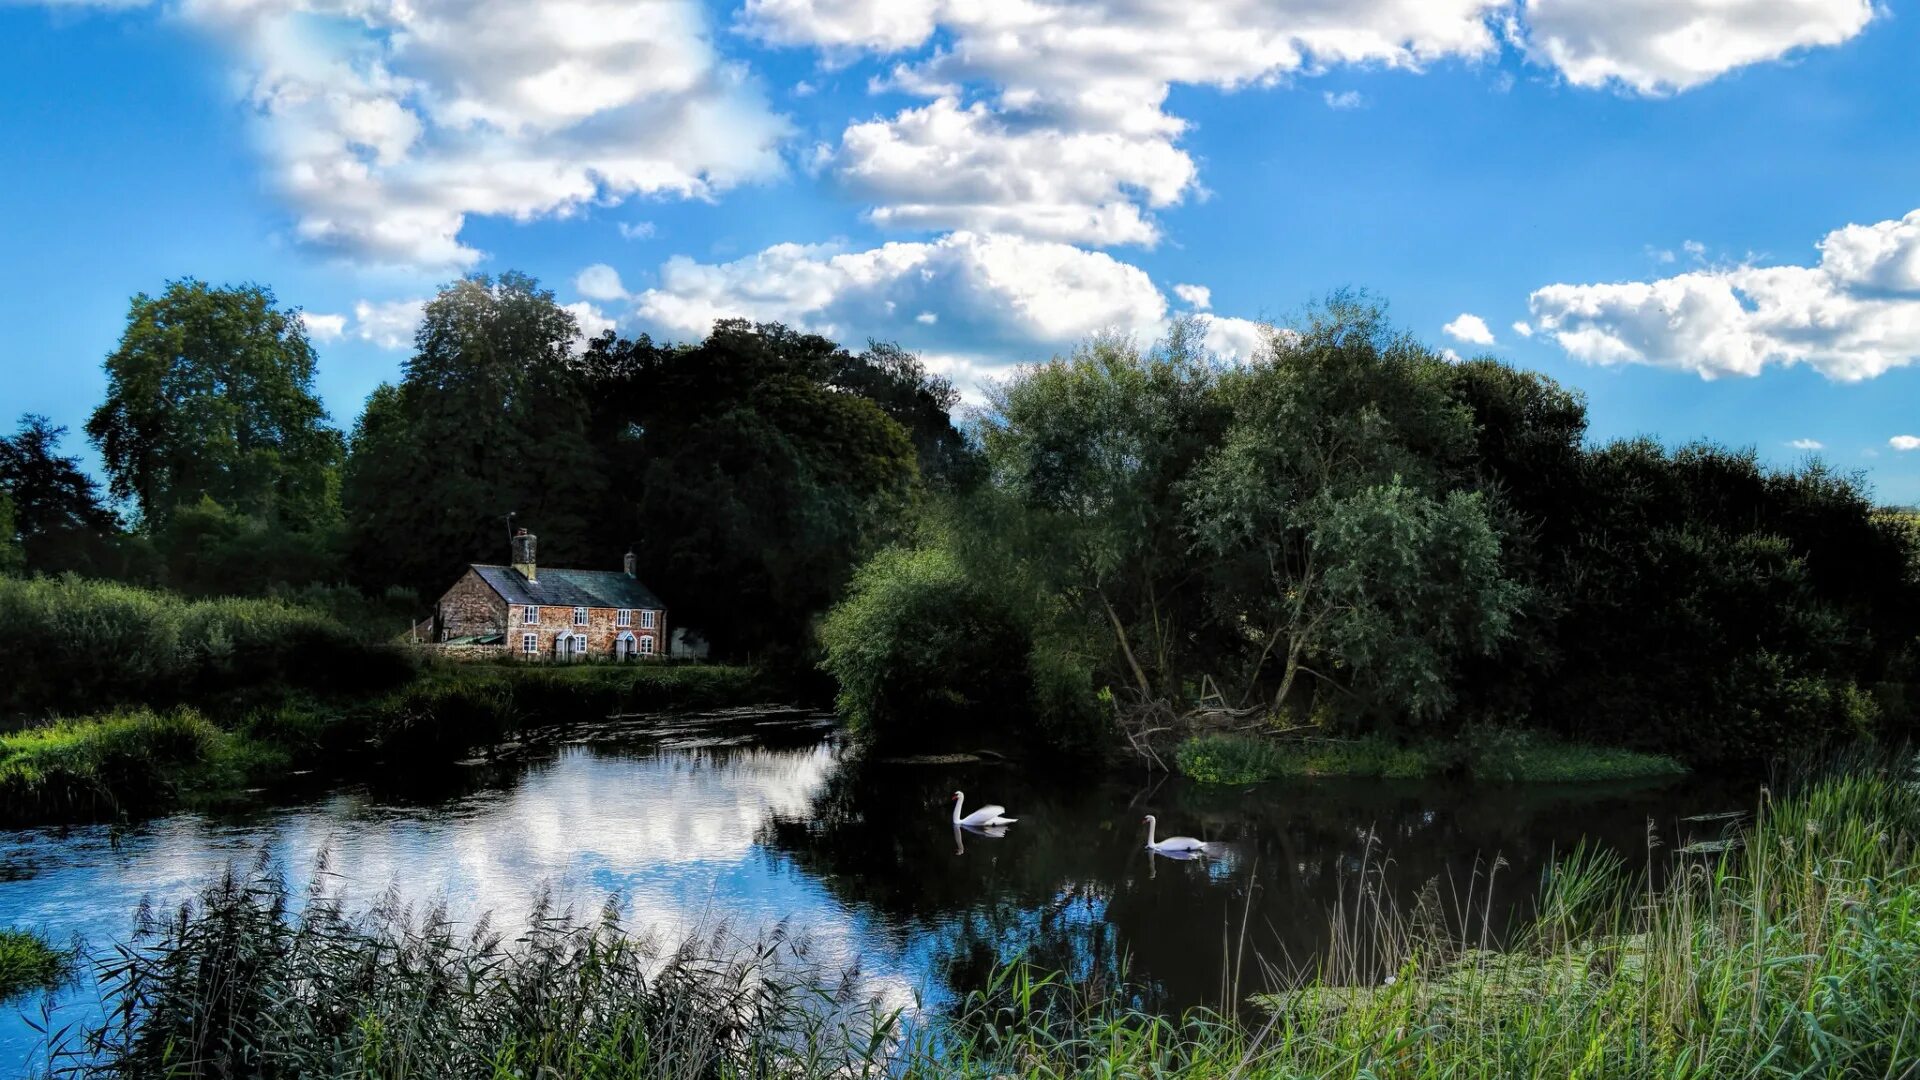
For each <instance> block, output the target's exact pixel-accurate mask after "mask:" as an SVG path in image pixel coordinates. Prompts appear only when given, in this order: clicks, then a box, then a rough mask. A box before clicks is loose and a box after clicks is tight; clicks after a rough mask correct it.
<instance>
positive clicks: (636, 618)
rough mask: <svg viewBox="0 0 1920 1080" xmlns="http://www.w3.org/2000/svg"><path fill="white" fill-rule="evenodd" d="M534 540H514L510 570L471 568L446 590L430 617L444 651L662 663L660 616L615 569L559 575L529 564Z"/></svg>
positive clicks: (660, 609) (629, 560) (655, 601)
mask: <svg viewBox="0 0 1920 1080" xmlns="http://www.w3.org/2000/svg"><path fill="white" fill-rule="evenodd" d="M536 543H537V541H536V539H535V537H534V535H533V534H532V533H530V532H528V531H527V530H525V529H521V530H519V531H518V532H516V533H515V534H514V535H513V539H512V541H511V547H512V559H513V561H512V563H511V564H510V565H507V566H488V565H484V564H481V563H474V564H472V565H470V566H468V567H467V572H466V573H464V574H462V575H460V579H459V580H458V581H455V582H454V583H453V587H452V588H450V589H448V590H447V591H446V593H445V595H443V596H441V597H440V604H439V607H438V609H437V610H436V612H435V614H436V617H437V619H438V622H439V624H440V627H439V639H440V641H441V642H443V643H446V644H474V645H495V644H498V645H502V646H504V647H505V649H506V652H507V653H508V655H511V656H516V657H519V658H521V659H525V660H536V659H538V660H563V661H565V660H580V659H584V658H586V657H589V656H606V657H612V658H613V659H616V660H632V659H643V658H647V657H656V656H665V655H666V652H667V645H666V643H667V640H668V639H667V609H666V606H665V605H663V604H662V603H660V598H659V597H657V596H655V595H654V594H653V592H652V591H651V590H649V589H648V588H647V587H646V586H645V585H642V584H640V581H639V579H638V578H636V577H635V576H634V561H635V560H634V555H633V553H632V552H628V553H627V557H626V560H625V563H626V565H625V567H624V569H622V570H560V569H555V568H553V567H543V566H540V565H539V563H538V562H537V561H536V559H535V553H536Z"/></svg>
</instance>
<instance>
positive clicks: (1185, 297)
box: [1173, 285, 1213, 311]
mask: <svg viewBox="0 0 1920 1080" xmlns="http://www.w3.org/2000/svg"><path fill="white" fill-rule="evenodd" d="M1173 295H1175V296H1177V297H1179V298H1180V299H1181V300H1182V301H1183V302H1185V303H1186V305H1187V306H1188V307H1190V308H1192V309H1193V310H1195V311H1205V310H1207V309H1208V308H1210V307H1212V306H1213V290H1212V289H1209V288H1207V287H1206V286H1205V285H1175V286H1174V287H1173Z"/></svg>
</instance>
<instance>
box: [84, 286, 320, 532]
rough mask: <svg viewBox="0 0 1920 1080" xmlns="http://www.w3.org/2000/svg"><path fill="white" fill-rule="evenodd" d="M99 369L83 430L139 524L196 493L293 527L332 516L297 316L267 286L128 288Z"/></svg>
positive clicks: (151, 525)
mask: <svg viewBox="0 0 1920 1080" xmlns="http://www.w3.org/2000/svg"><path fill="white" fill-rule="evenodd" d="M106 369H107V399H106V401H105V402H103V403H102V404H101V405H100V407H99V408H98V409H96V410H95V411H94V414H93V417H92V419H91V420H89V421H88V422H87V434H88V435H89V436H90V437H91V438H92V439H93V441H94V443H95V445H97V446H99V448H100V451H101V454H102V455H103V456H104V457H105V459H106V467H107V475H108V477H109V480H110V490H111V491H112V493H113V494H114V496H115V497H116V498H122V499H129V500H131V501H132V502H133V503H134V505H135V506H136V507H137V508H138V511H139V516H140V521H141V524H142V525H144V526H145V527H147V528H148V529H149V530H157V529H160V528H163V527H164V526H165V525H166V523H167V520H168V518H169V516H170V515H171V514H172V512H173V510H174V508H175V507H177V506H180V505H183V504H192V503H198V502H199V501H200V499H202V498H203V497H204V498H209V499H213V500H214V501H215V502H217V503H219V504H220V505H222V506H224V507H226V508H228V509H230V510H233V511H234V512H236V513H240V514H245V515H249V516H255V517H261V518H264V519H270V520H274V521H278V522H281V523H284V524H286V525H287V526H289V527H293V528H305V527H311V526H317V525H323V524H325V523H327V522H328V521H330V520H332V519H334V518H335V517H336V516H337V514H338V470H339V466H340V461H341V456H342V452H343V444H342V441H341V437H340V433H339V432H338V431H337V430H335V429H334V428H332V427H330V426H329V425H328V423H327V415H326V411H325V410H324V409H323V408H321V405H320V401H319V399H318V398H316V397H315V396H314V393H313V372H314V352H313V347H312V345H311V344H310V343H309V342H308V340H307V335H306V330H305V327H304V325H303V324H302V322H301V320H300V313H299V311H298V310H296V309H291V308H287V309H283V308H280V307H279V306H278V302H277V301H276V300H275V298H274V295H273V291H272V290H271V289H268V288H266V287H265V286H261V285H241V286H233V287H225V288H214V287H212V286H210V285H208V284H206V283H205V282H202V281H197V280H194V279H191V278H184V279H181V280H179V281H174V282H169V283H168V285H167V289H166V292H165V293H163V294H161V295H160V296H158V297H152V296H148V295H146V294H144V293H142V294H140V295H137V296H135V297H134V298H133V302H132V306H131V310H130V311H129V312H128V315H127V328H126V330H125V332H124V333H123V334H122V335H121V338H120V345H119V347H118V348H117V349H115V350H114V351H113V353H112V354H111V355H109V356H108V357H107V361H106Z"/></svg>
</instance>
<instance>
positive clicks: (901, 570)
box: [820, 547, 1092, 741]
mask: <svg viewBox="0 0 1920 1080" xmlns="http://www.w3.org/2000/svg"><path fill="white" fill-rule="evenodd" d="M820 641H821V645H822V647H823V649H824V651H825V654H826V656H825V659H824V660H822V661H821V665H820V666H821V667H822V668H823V669H824V670H826V671H827V672H828V673H830V674H831V675H832V676H833V677H834V678H835V679H836V680H837V681H838V682H839V684H840V693H839V698H838V703H839V707H840V712H841V715H843V716H844V717H846V719H847V720H848V721H849V722H850V723H851V724H852V725H853V726H854V727H855V728H856V729H857V730H860V731H862V732H865V733H866V734H868V735H872V736H876V737H881V738H887V739H910V740H916V741H926V740H927V739H929V738H930V737H932V736H933V735H934V734H935V732H937V731H940V730H943V728H942V727H941V725H942V722H943V721H946V720H951V719H954V718H958V717H961V716H966V717H968V718H969V720H970V722H971V723H972V724H977V723H978V722H979V721H980V720H981V719H982V718H983V717H985V718H989V719H993V720H1002V719H1004V718H1005V717H1006V716H1007V715H1008V714H1009V713H1011V712H1013V711H1015V710H1019V709H1020V708H1021V707H1022V706H1023V705H1024V704H1025V699H1026V698H1027V696H1028V685H1027V675H1026V672H1024V671H1022V669H1021V665H1020V663H1019V659H1018V658H1019V657H1021V656H1023V655H1025V653H1026V652H1027V647H1028V646H1027V634H1026V632H1025V628H1024V627H1022V626H1021V625H1020V624H1019V622H1018V620H1017V619H1016V618H1015V617H1014V615H1013V613H1012V612H1011V611H1010V610H1008V609H1007V607H1006V606H1005V605H1003V604H1001V603H999V602H998V601H997V600H996V599H995V597H994V596H992V595H991V594H990V593H989V592H987V591H986V590H984V589H982V588H980V587H978V586H976V585H975V584H974V583H972V582H971V581H969V580H968V578H967V575H966V574H965V573H964V571H963V570H962V568H961V566H960V564H959V562H958V560H956V559H955V558H954V557H953V556H952V554H951V553H949V552H947V551H945V550H943V549H940V548H932V547H928V548H919V549H915V550H902V549H894V550H889V551H885V552H882V553H881V554H879V555H877V556H875V557H874V558H873V559H871V560H870V561H868V562H867V564H866V565H865V566H862V567H861V568H860V570H859V571H858V572H857V573H856V574H855V575H854V579H853V584H852V585H851V587H850V588H849V589H848V591H847V596H846V599H844V600H842V601H841V602H840V603H839V604H837V605H836V606H835V607H834V608H833V610H832V611H830V612H829V613H828V614H827V617H826V620H825V621H824V622H823V624H822V625H821V629H820ZM1084 696H1085V697H1086V698H1087V699H1089V700H1090V699H1091V696H1092V694H1091V687H1090V686H1088V687H1086V688H1084Z"/></svg>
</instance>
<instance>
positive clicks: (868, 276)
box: [635, 232, 1167, 352]
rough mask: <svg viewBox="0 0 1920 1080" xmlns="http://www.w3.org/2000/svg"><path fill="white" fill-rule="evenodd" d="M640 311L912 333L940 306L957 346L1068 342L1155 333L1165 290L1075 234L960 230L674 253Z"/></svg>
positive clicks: (663, 321)
mask: <svg viewBox="0 0 1920 1080" xmlns="http://www.w3.org/2000/svg"><path fill="white" fill-rule="evenodd" d="M635 300H636V312H637V314H638V316H639V317H640V319H641V320H642V321H644V322H646V323H649V324H652V325H654V326H657V327H659V328H661V329H663V330H666V331H668V332H671V333H674V334H679V335H684V336H699V335H704V334H705V333H706V332H707V331H708V329H709V328H711V326H712V325H713V322H714V320H716V319H722V318H728V317H735V316H739V317H745V318H750V319H756V320H778V321H781V322H785V323H789V324H791V325H795V326H802V327H805V328H807V329H810V330H815V331H818V332H820V333H823V334H826V335H828V336H844V337H865V336H868V335H873V336H878V337H896V336H897V337H901V338H903V339H905V340H911V339H912V328H913V327H914V326H916V325H918V324H917V322H916V320H917V318H918V316H919V315H921V314H927V313H933V314H935V316H936V318H937V320H938V322H939V324H940V326H941V328H942V341H943V342H944V343H945V346H946V347H948V348H954V349H961V350H972V351H978V352H991V351H996V350H1007V349H1015V350H1017V349H1022V348H1028V347H1031V346H1034V345H1036V344H1043V345H1063V344H1067V343H1070V342H1072V341H1075V340H1077V339H1079V338H1081V337H1084V336H1086V335H1087V334H1090V333H1093V332H1094V331H1097V330H1102V329H1107V328H1118V329H1121V330H1124V331H1131V332H1142V333H1149V334H1150V333H1152V332H1153V331H1154V330H1155V329H1156V328H1157V327H1158V326H1159V324H1160V323H1161V322H1162V320H1163V319H1164V317H1165V315H1166V309H1167V303H1166V298H1165V297H1163V296H1161V294H1160V291H1159V290H1158V289H1156V288H1155V287H1154V285H1153V282H1152V280H1151V279H1149V278H1148V277H1147V275H1146V273H1145V272H1144V271H1142V270H1141V269H1140V268H1139V267H1136V266H1132V265H1129V264H1127V263H1123V262H1120V261H1119V260H1117V259H1114V258H1113V257H1112V256H1109V255H1106V254H1103V253H1100V252H1094V251H1085V250H1082V249H1080V248H1076V247H1072V246H1070V245H1067V244H1061V243H1054V242H1051V241H1041V240H1028V239H1023V238H1020V237H1015V236H993V235H983V234H978V233H970V232H958V233H953V234H951V235H948V236H943V237H940V238H939V239H937V240H933V241H929V242H925V243H891V244H886V245H883V246H881V247H878V248H873V249H871V250H867V251H843V250H840V249H838V248H836V247H832V246H828V245H805V244H777V245H775V246H773V247H770V248H767V249H766V250H764V251H761V252H758V253H756V254H753V255H749V256H747V257H745V258H742V259H737V260H734V261H732V262H725V263H700V262H695V261H694V260H692V259H689V258H687V257H685V256H675V257H674V258H672V259H669V260H667V262H666V264H665V265H664V266H663V267H661V269H660V284H659V286H658V287H656V288H652V289H648V290H646V291H645V292H642V293H640V294H639V295H638V296H637V297H636V298H635Z"/></svg>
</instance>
